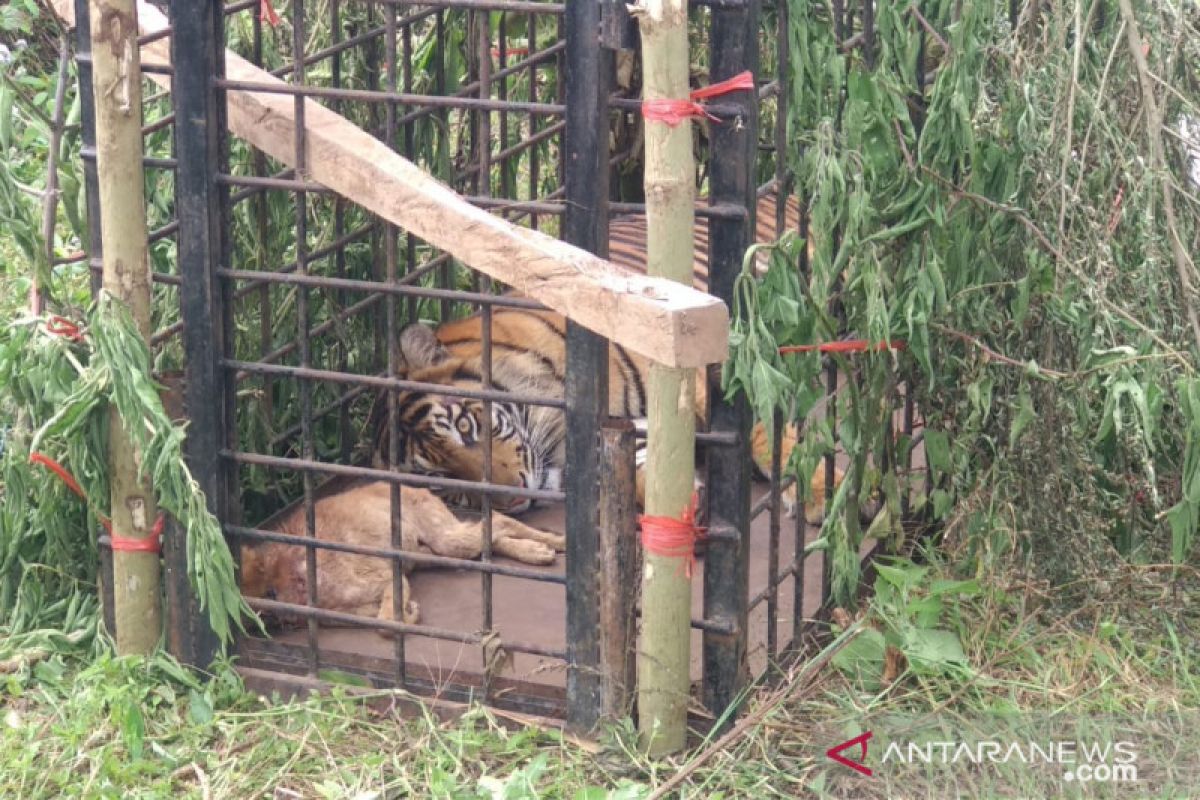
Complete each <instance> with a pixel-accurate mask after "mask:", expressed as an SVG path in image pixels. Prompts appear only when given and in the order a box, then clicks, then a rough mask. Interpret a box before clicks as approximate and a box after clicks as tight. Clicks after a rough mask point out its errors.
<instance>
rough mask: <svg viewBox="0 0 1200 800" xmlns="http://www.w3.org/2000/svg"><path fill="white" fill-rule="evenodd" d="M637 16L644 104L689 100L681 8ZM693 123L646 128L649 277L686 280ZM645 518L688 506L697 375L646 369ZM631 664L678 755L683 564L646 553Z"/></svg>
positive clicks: (646, 707)
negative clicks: (635, 663) (638, 628)
mask: <svg viewBox="0 0 1200 800" xmlns="http://www.w3.org/2000/svg"><path fill="white" fill-rule="evenodd" d="M635 11H636V12H637V13H638V15H639V21H640V24H641V34H642V45H643V71H644V73H643V74H644V93H643V96H644V97H645V98H646V99H647V100H651V99H681V98H686V97H687V96H688V89H689V85H688V35H687V2H686V0H644V2H643V3H642V4H641V5H640V6H639V7H638V8H637V9H635ZM691 133H692V132H691V125H690V124H687V123H684V124H680V125H676V126H675V127H671V126H669V125H666V124H664V123H661V122H648V123H647V125H646V133H645V136H646V172H645V188H646V222H647V237H646V238H647V256H648V259H647V267H648V268H647V273H648V274H650V275H656V276H662V277H666V278H671V279H672V280H676V281H679V282H680V283H684V284H687V285H691V282H692V224H693V214H694V211H693V203H694V198H693V195H694V194H695V185H694V182H695V174H696V172H695V164H694V161H693V155H692V135H691ZM648 384H649V385H648V391H647V401H648V405H649V417H650V419H649V439H648V446H647V460H646V513H647V514H648V515H651V516H662V517H672V518H679V517H682V515H683V513H684V511H685V510H686V509H687V508H688V506H689V505H690V502H691V497H692V492H693V489H694V482H693V481H694V474H695V473H694V464H695V455H694V447H695V427H696V417H695V407H696V379H695V371H694V370H691V369H677V368H671V367H665V366H662V365H660V364H652V365H651V366H650V378H649V382H648ZM644 563H645V566H644V572H643V582H642V640H641V649H640V650H639V656H640V658H639V660H638V710H639V714H640V719H639V731H640V733H641V738H642V744H643V746H644V747H645V748H646V749H647V750H648V752H649V753H650V754H651V755H653V756H660V755H663V754H665V753H670V752H674V751H677V750H680V749H682V747H683V746H684V744H685V743H686V739H687V703H688V695H689V690H690V687H691V674H690V669H691V656H690V647H691V628H690V617H691V605H692V591H691V578H690V576H689V575H688V573H687V571H686V570H685V569H684V565H683V564H682V563H681V559H680V558H678V557H672V556H661V555H656V554H654V553H651V552H649V551H647V552H646V554H645V562H644Z"/></svg>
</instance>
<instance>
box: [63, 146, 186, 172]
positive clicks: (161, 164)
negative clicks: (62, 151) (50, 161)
mask: <svg viewBox="0 0 1200 800" xmlns="http://www.w3.org/2000/svg"><path fill="white" fill-rule="evenodd" d="M79 157H80V158H82V159H83V160H84V161H95V160H96V148H94V147H81V148H79ZM142 166H143V167H150V168H151V169H175V168H176V167H178V166H179V162H178V161H177V160H175V159H173V158H153V157H151V156H142Z"/></svg>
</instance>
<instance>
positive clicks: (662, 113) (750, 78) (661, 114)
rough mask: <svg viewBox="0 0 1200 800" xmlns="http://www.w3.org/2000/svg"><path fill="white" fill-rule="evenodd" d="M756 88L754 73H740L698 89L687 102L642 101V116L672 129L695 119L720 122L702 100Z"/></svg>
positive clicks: (689, 96) (747, 71) (748, 71)
mask: <svg viewBox="0 0 1200 800" xmlns="http://www.w3.org/2000/svg"><path fill="white" fill-rule="evenodd" d="M753 88H754V73H752V72H750V70H746V71H745V72H741V73H738V74H737V75H734V76H733V77H732V78H730V79H729V80H724V81H721V82H719V83H714V84H712V85H711V86H705V87H704V88H702V89H697V90H696V91H694V92H692V93H691V94H690V95H688V99H687V100H643V101H642V116H643V117H645V118H646V119H648V120H652V121H654V122H662V123H665V124H667V125H669V126H671V127H672V128H674V127H675V126H677V125H679V123H681V122H684V121H685V120H689V119H695V118H697V117H708V118H709V119H711V120H712V121H714V122H719V121H720V120H719V119H718V118H717V117H714V116H713V115H712V114H710V113H708V111H707V110H706V109H705V108H704V105H703V104H702V103H700V101H701V100H708V99H710V98H713V97H720V96H721V95H723V94H729V93H730V92H740V91H742V90H745V89H753Z"/></svg>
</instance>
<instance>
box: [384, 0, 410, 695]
mask: <svg viewBox="0 0 1200 800" xmlns="http://www.w3.org/2000/svg"><path fill="white" fill-rule="evenodd" d="M396 22H397V18H396V8H395V6H390V5H389V6H388V7H387V8H385V9H384V30H385V33H384V43H383V44H384V48H385V50H386V53H387V60H386V65H387V69H386V71H387V74H386V76H385V79H386V81H387V87H388V91H390V92H393V93H394V92H395V91H396V88H397V85H398V84H397V80H398V75H399V65H398V64H397V63H396V31H397V28H396ZM384 141H385V142H386V143H387V146H388V147H390V148H393V149H395V147H396V104H395V103H394V102H389V103H388V104H387V105H385V106H384ZM397 235H398V229H397V228H396V226H395V225H391V224H388V225H386V226H385V228H384V236H385V239H384V273H385V278H386V280H387V282H388V283H389V284H395V283H397V281H398V279H399V272H398V265H397V257H398V254H397V252H396V248H397V244H398V242H397V240H396V237H397ZM398 300H399V297H398V296H397V295H394V294H391V295H388V298H387V305H386V306H385V309H384V311H385V313H384V336H386V337H387V338H386V344H385V347H386V348H387V376H388V378H392V379H394V378H395V377H396V375H397V374H398V372H399V370H400V358H401V354H400V330H399V327H398V325H399V314H400V309H399V308H398V302H397V301H398ZM399 408H400V397H399V394H398V393H397V392H396V391H395V390H392V391H389V392H388V393H387V437H388V471H389V472H396V471H398V469H399V466H400V463H401V462H402V460H403V456H402V454H401V453H400V416H399ZM388 507H389V512H390V513H389V534H390V536H391V544H392V547H394V548H396V549H399V548H400V547H401V546H402V544H403V527H402V526H403V514H404V508H403V503H402V494H401V492H400V485H399V484H396V483H393V484H391V487H390V492H389V493H388ZM391 580H392V615H393V616H394V617H396V618H398V619H402V618H403V613H404V562H403V561H401V560H397V561H395V562H394V563H393V564H392V574H391ZM405 647H406V642H405V640H404V636H403V634H401V635H399V636H397V637H396V639H395V641H394V643H393V645H392V648H393V649H392V655H393V657H394V658H395V660H396V676H395V677H396V682H397V683H399V684H400V685H401V686H404V685H405V683H406V682H407V681H406V678H407V661H408V658H407V656H406V654H405Z"/></svg>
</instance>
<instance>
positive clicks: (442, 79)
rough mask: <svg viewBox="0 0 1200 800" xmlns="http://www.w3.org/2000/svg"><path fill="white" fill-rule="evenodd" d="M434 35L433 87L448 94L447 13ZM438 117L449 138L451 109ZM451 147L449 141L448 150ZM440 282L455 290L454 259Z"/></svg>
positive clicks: (445, 314) (444, 308)
mask: <svg viewBox="0 0 1200 800" xmlns="http://www.w3.org/2000/svg"><path fill="white" fill-rule="evenodd" d="M434 31H435V33H434V35H435V36H436V37H437V61H436V62H435V63H434V68H433V70H434V71H433V87H434V92H436V93H437V94H439V95H445V94H446V12H445V10H444V9H443V10H439V11H438V12H437V21H436V23H435V25H434ZM437 113H438V115H439V116H440V117H441V123H442V124H441V125H439V126H437V135H438V136H440V137H445V136H448V134H447V133H446V132H447V131H448V130H450V111H449V109H442V110H439V111H438V112H437ZM448 147H449V144H448V140H447V148H448ZM439 177H440V178H442V179H444V180H448V179H449V178H450V176H449V175H440V176H439ZM438 282H439V284H440V285H441V287H442V288H443V289H451V288H453V283H454V259H446V263H445V264H443V265H442V266H441V267H439V268H438ZM438 312H439V313H438V319H439V320H441V321H442V322H445V321H446V320H448V319H449V318H450V301H449V300H441V301H439V306H438Z"/></svg>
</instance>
